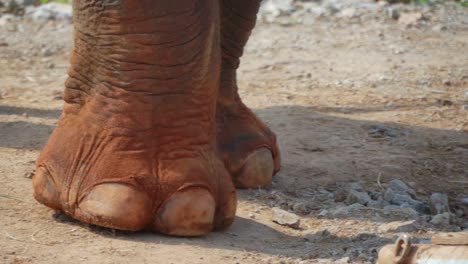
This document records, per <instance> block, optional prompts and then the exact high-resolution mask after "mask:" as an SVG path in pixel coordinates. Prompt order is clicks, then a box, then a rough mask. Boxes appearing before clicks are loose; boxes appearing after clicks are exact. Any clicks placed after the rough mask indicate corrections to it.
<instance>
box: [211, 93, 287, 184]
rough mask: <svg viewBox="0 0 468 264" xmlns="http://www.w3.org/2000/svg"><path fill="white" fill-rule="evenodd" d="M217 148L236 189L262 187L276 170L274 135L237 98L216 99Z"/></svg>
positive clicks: (277, 159)
mask: <svg viewBox="0 0 468 264" xmlns="http://www.w3.org/2000/svg"><path fill="white" fill-rule="evenodd" d="M216 115H217V122H218V149H219V150H220V152H221V153H222V155H223V160H224V164H225V166H226V168H227V169H228V171H229V172H230V174H231V176H232V178H233V181H234V184H235V186H236V187H237V188H257V187H264V186H267V185H269V184H270V183H271V181H272V177H273V175H274V174H275V173H276V172H277V171H278V170H279V167H280V160H279V159H280V157H279V151H278V147H277V145H276V136H275V135H274V134H273V132H271V131H270V129H269V128H268V127H267V126H266V125H265V124H264V123H263V122H262V121H260V119H258V117H256V116H255V114H254V113H253V112H252V111H251V110H250V109H248V108H247V107H246V106H245V105H244V104H243V103H242V102H241V101H240V99H237V100H223V101H221V100H219V101H218V109H217V113H216Z"/></svg>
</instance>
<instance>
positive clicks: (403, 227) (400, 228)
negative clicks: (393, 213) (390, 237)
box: [378, 220, 414, 233]
mask: <svg viewBox="0 0 468 264" xmlns="http://www.w3.org/2000/svg"><path fill="white" fill-rule="evenodd" d="M378 231H379V232H380V233H387V232H412V231H414V221H413V220H412V221H405V222H402V221H395V222H389V223H385V224H382V225H380V226H379V228H378Z"/></svg>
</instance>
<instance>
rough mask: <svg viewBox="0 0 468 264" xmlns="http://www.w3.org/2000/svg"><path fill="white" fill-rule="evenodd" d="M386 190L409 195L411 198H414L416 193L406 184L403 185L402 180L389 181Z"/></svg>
mask: <svg viewBox="0 0 468 264" xmlns="http://www.w3.org/2000/svg"><path fill="white" fill-rule="evenodd" d="M388 188H390V189H392V190H393V191H394V192H396V193H407V194H409V195H411V196H412V197H415V196H416V192H415V191H414V190H413V189H411V188H410V187H409V186H408V185H407V184H406V183H404V182H403V181H402V180H398V179H395V180H391V181H390V182H389V183H388Z"/></svg>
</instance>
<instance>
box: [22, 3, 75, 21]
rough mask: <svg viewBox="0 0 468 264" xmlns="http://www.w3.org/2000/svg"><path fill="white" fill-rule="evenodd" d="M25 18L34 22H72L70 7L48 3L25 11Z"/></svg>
mask: <svg viewBox="0 0 468 264" xmlns="http://www.w3.org/2000/svg"><path fill="white" fill-rule="evenodd" d="M26 16H27V17H30V18H31V19H32V20H34V21H47V20H60V21H69V22H71V21H72V7H71V5H67V4H61V3H54V2H52V3H48V4H45V5H40V6H38V7H34V8H30V9H28V10H26Z"/></svg>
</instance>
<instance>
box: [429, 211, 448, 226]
mask: <svg viewBox="0 0 468 264" xmlns="http://www.w3.org/2000/svg"><path fill="white" fill-rule="evenodd" d="M450 219H451V214H450V213H442V214H438V215H434V216H433V217H432V219H431V224H433V225H437V226H447V225H450Z"/></svg>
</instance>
